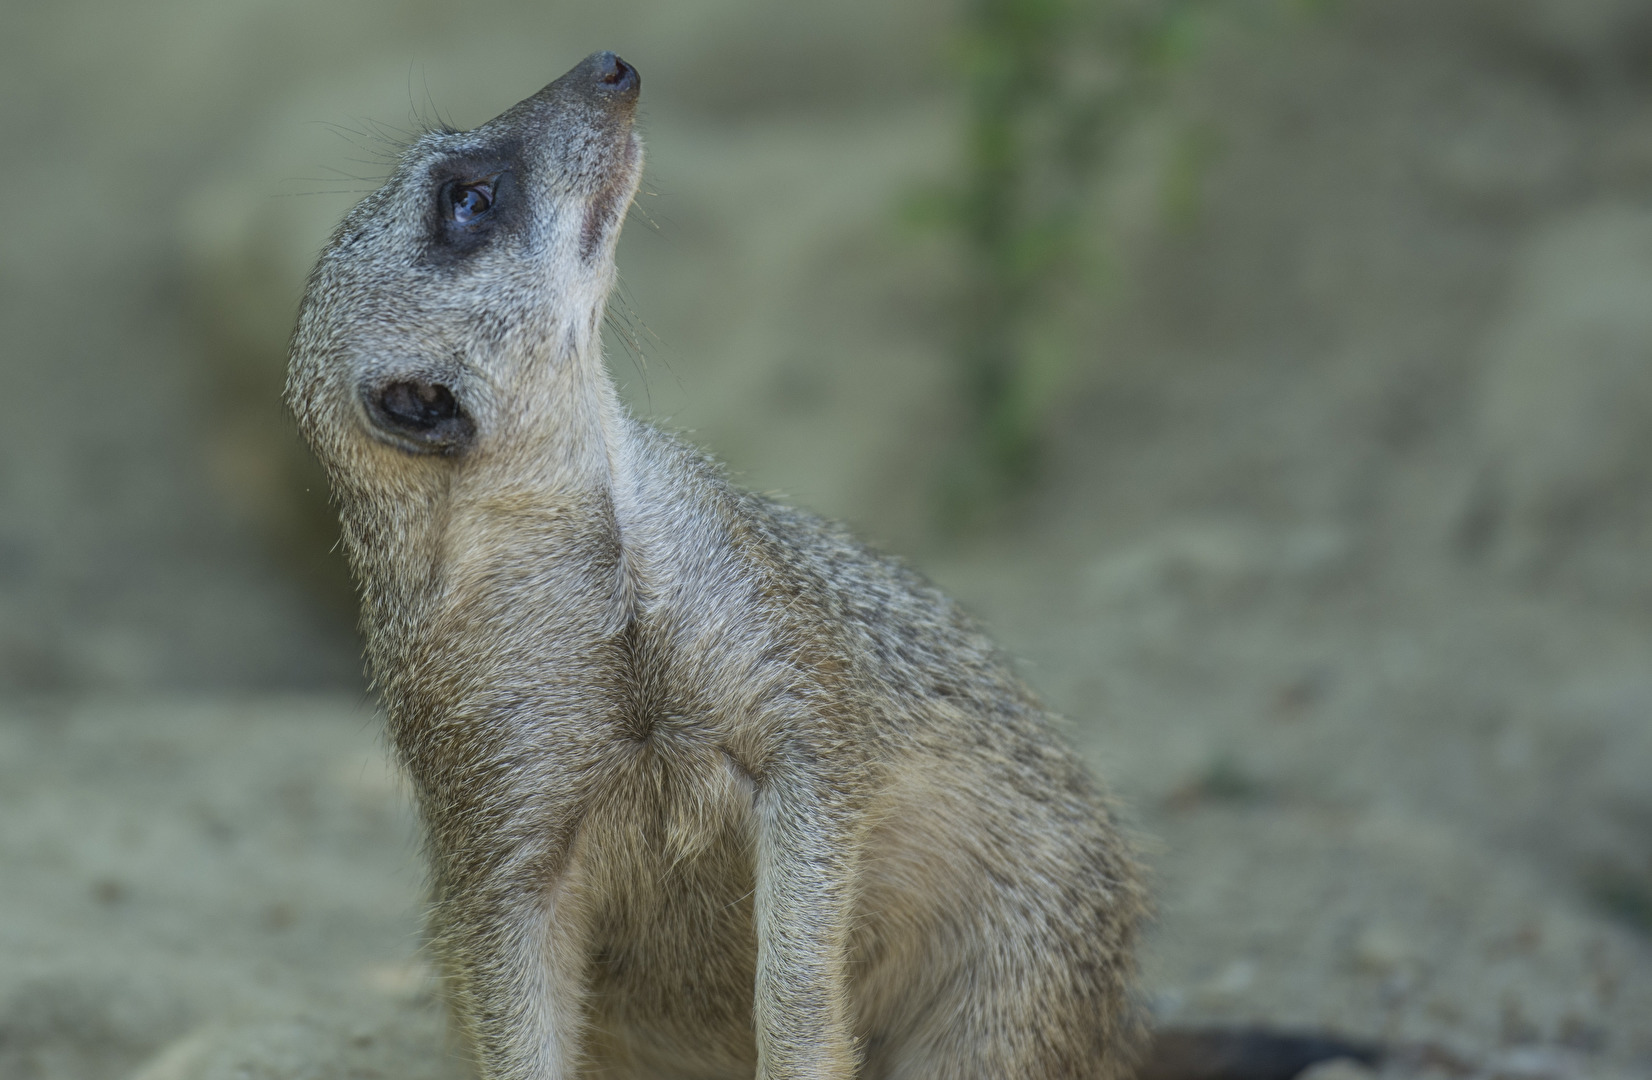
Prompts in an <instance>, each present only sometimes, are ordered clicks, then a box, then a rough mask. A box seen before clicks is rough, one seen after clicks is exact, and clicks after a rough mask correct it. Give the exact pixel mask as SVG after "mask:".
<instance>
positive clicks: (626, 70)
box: [590, 52, 642, 99]
mask: <svg viewBox="0 0 1652 1080" xmlns="http://www.w3.org/2000/svg"><path fill="white" fill-rule="evenodd" d="M590 63H591V68H592V74H593V75H594V76H595V77H596V82H597V86H596V89H597V91H598V92H599V93H603V94H612V95H614V96H615V97H617V98H622V99H623V98H635V97H636V96H637V92H638V91H639V90H641V89H642V76H641V75H639V74H637V69H636V68H634V67H632V66H631V65H630V64H627V63H626V62H625V61H624V60H621V59H620V58H619V57H617V56H615V55H614V54H613V53H611V52H604V53H597V54H596V55H595V56H593V57H591V61H590Z"/></svg>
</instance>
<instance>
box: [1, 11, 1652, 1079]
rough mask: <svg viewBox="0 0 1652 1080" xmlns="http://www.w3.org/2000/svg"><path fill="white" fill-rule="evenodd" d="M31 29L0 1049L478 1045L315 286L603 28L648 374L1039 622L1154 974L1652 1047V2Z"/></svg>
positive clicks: (436, 1056)
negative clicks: (423, 816)
mask: <svg viewBox="0 0 1652 1080" xmlns="http://www.w3.org/2000/svg"><path fill="white" fill-rule="evenodd" d="M5 25H6V31H5V33H3V34H0V133H3V140H0V141H3V143H4V150H3V151H0V153H3V154H4V155H5V160H7V161H9V162H10V165H9V167H8V169H7V172H8V175H10V176H11V177H12V179H11V181H10V187H9V188H8V190H10V191H11V192H12V196H11V198H12V201H11V203H10V204H9V205H10V206H11V208H12V209H11V211H10V212H9V213H8V214H7V221H6V226H5V229H4V233H3V235H4V241H3V243H0V379H3V387H4V401H5V405H6V407H5V409H4V415H5V423H4V424H0V1076H4V1077H7V1078H18V1080H36V1078H52V1080H56V1078H59V1077H62V1078H82V1077H86V1078H94V1080H102V1078H106V1077H107V1078H117V1077H127V1076H141V1077H142V1078H143V1080H181V1078H185V1077H189V1078H206V1077H219V1076H222V1077H232V1076H234V1077H254V1078H260V1077H270V1078H275V1077H281V1078H286V1077H292V1078H297V1077H329V1078H330V1077H339V1078H344V1077H356V1078H360V1077H371V1076H381V1075H382V1076H397V1077H410V1078H423V1077H431V1078H433V1080H434V1078H438V1077H450V1076H454V1075H456V1073H455V1066H454V1065H453V1063H452V1062H451V1061H450V1060H448V1059H447V1057H446V1056H445V1055H444V1052H443V1051H442V1050H441V1023H440V1018H439V1015H438V1013H437V1011H436V1009H435V1007H434V1005H433V1004H432V1001H433V995H432V993H431V987H430V983H429V979H428V974H427V973H426V971H425V970H424V968H423V967H422V965H421V961H420V960H419V957H418V953H417V927H418V917H419V906H420V900H419V886H420V873H421V872H420V869H419V862H418V856H417V850H416V846H415V840H414V838H413V832H412V829H411V827H410V825H409V820H408V816H407V810H406V804H405V797H404V794H403V792H402V791H401V789H400V787H399V783H398V781H397V780H396V778H395V777H394V775H393V774H392V773H391V771H390V770H389V769H388V767H387V766H386V765H385V763H384V760H383V755H382V752H381V747H380V743H379V734H378V726H377V725H378V722H377V720H376V719H375V717H374V715H373V709H372V705H371V701H370V699H369V698H368V697H367V695H366V693H365V690H364V688H363V685H362V680H361V676H360V669H359V643H358V642H357V640H356V638H355V635H354V630H353V620H354V610H353V606H354V605H353V598H352V596H351V593H350V587H349V583H348V581H347V579H346V577H345V574H344V569H343V566H342V564H341V561H340V559H339V558H338V557H337V556H336V555H335V554H334V553H333V552H332V551H331V550H330V549H331V544H332V537H333V533H332V528H333V527H332V524H331V516H330V511H329V509H328V507H327V504H326V496H325V491H324V484H323V482H322V481H321V479H320V477H319V475H318V474H317V472H316V471H315V469H314V467H313V466H312V465H311V464H310V463H309V461H308V458H307V456H306V454H305V452H304V451H303V450H302V448H301V447H300V446H299V444H298V442H297V440H296V438H295V437H294V436H293V434H292V433H291V431H290V424H289V422H288V420H287V418H286V417H285V415H284V414H283V412H282V408H281V405H280V401H279V393H280V386H281V381H282V378H283V372H284V365H285V349H286V339H287V334H288V332H289V330H290V326H291V321H292V318H293V314H294V311H295V307H296V303H297V300H298V297H299V294H300V291H301V288H302V283H303V278H304V275H305V273H306V272H307V270H308V268H309V266H310V264H311V263H312V262H313V260H314V258H315V256H316V254H317V252H318V250H319V247H320V245H321V244H322V243H323V241H324V240H325V237H326V235H327V233H328V231H329V230H330V229H331V227H332V226H333V224H334V223H336V221H337V220H338V218H339V217H340V216H341V215H342V214H343V212H344V211H345V210H346V209H347V208H348V207H349V206H350V205H351V204H352V203H353V202H354V201H355V200H356V199H358V198H360V197H361V195H362V194H364V193H365V192H366V191H368V190H371V189H372V188H373V187H374V186H375V185H376V183H377V181H378V180H379V179H380V178H382V177H383V176H384V175H385V174H386V172H387V171H388V168H389V163H390V162H391V161H392V160H393V159H394V157H395V154H396V152H397V146H398V144H399V142H401V141H404V140H406V139H407V138H408V137H409V136H410V135H411V134H412V133H415V132H417V131H418V130H421V129H422V128H424V127H427V126H429V125H432V124H435V123H438V122H445V123H450V124H453V125H456V126H461V127H464V126H470V125H473V124H475V123H478V122H480V121H482V120H485V119H487V118H488V117H490V116H492V115H494V114H495V113H497V112H499V111H501V110H502V109H503V108H505V107H506V106H508V105H509V104H511V103H513V102H515V101H516V100H518V99H520V98H522V97H525V96H527V95H528V94H530V93H532V92H533V91H534V90H536V89H537V88H538V87H539V86H541V85H543V84H544V83H545V82H548V81H549V80H550V79H552V78H554V77H555V76H556V75H558V74H560V73H561V72H562V71H564V70H565V69H567V68H568V67H569V66H571V65H572V64H573V63H575V62H576V61H578V60H579V59H580V58H581V57H582V56H584V55H585V54H587V53H589V52H591V51H593V50H596V49H613V50H615V51H617V52H618V53H620V54H621V55H622V56H624V57H625V58H626V60H628V61H630V62H632V63H633V64H635V65H636V66H637V67H638V68H639V69H640V71H641V72H642V75H643V85H644V90H643V101H644V104H643V114H642V130H643V134H644V137H645V138H646V140H647V144H648V148H649V149H648V153H649V159H648V160H649V165H648V172H647V179H646V181H645V183H644V189H645V190H644V194H643V195H642V196H641V197H640V198H639V201H638V203H637V205H636V207H635V208H634V210H633V212H632V215H631V218H630V222H629V224H628V226H627V232H626V234H625V238H624V240H623V242H622V245H621V251H620V256H619V263H620V270H621V275H622V279H623V284H622V287H621V290H620V293H619V295H618V296H617V297H616V300H615V304H614V316H613V318H612V319H611V324H610V332H609V337H610V340H609V351H610V361H611V367H612V370H613V371H614V373H615V376H616V378H617V379H618V381H619V382H620V383H621V384H622V385H623V387H624V391H625V394H626V396H627V398H628V400H629V401H630V402H631V403H632V405H633V407H634V408H635V409H636V410H637V411H639V412H640V413H642V414H645V415H647V416H650V417H652V418H654V419H656V420H657V421H658V422H660V423H662V424H664V425H666V426H669V427H671V428H674V429H677V430H681V431H685V432H687V433H689V434H690V437H691V438H693V439H694V440H695V441H697V442H699V443H701V444H703V445H705V446H706V447H708V448H709V449H710V450H712V451H713V452H714V453H715V454H717V455H718V456H720V457H721V458H723V459H724V460H726V461H727V462H728V463H729V465H730V467H731V469H732V471H733V472H734V474H735V475H736V477H737V478H738V479H739V480H740V481H741V482H742V483H743V484H745V485H747V486H750V487H754V488H758V489H762V490H767V491H775V492H779V493H782V494H784V495H785V496H786V497H787V498H789V499H791V500H792V501H795V502H798V503H801V504H803V505H806V506H809V507H811V508H814V509H816V510H819V511H822V512H824V513H827V514H830V515H833V516H838V517H843V518H846V519H848V520H849V521H851V522H852V523H853V524H854V525H855V526H856V527H857V528H858V529H859V530H860V531H861V532H862V533H863V534H865V535H866V536H868V537H869V538H871V539H872V540H874V541H875V542H877V543H879V544H880V545H883V546H885V547H888V548H890V549H892V550H896V551H898V552H901V553H903V554H905V555H907V556H908V557H909V558H910V559H911V560H912V561H913V562H914V563H915V564H916V565H918V566H919V567H920V568H921V569H923V570H924V571H925V572H927V573H929V574H930V575H931V576H933V577H934V578H936V579H937V580H938V581H939V582H940V583H941V584H942V585H944V586H945V587H947V588H948V589H950V590H951V591H953V592H954V593H955V594H956V595H958V596H959V597H961V598H962V599H963V600H964V601H965V602H966V604H967V605H968V606H970V607H971V608H972V609H973V610H974V611H975V612H976V613H977V614H979V615H980V616H981V617H982V618H983V619H984V620H985V621H986V622H987V623H988V624H989V625H990V626H991V627H992V629H993V630H994V632H995V633H996V634H997V635H998V636H999V637H1000V638H1001V639H1002V640H1003V641H1004V642H1005V643H1006V644H1007V645H1008V646H1009V647H1010V648H1011V649H1012V650H1013V651H1014V652H1015V653H1016V654H1018V655H1019V656H1021V657H1022V658H1024V661H1025V671H1026V674H1027V676H1028V678H1029V679H1030V680H1031V681H1032V682H1033V683H1034V684H1035V685H1036V686H1037V687H1038V688H1039V689H1040V690H1041V691H1042V692H1043V693H1044V694H1045V695H1046V696H1047V697H1048V698H1049V700H1050V701H1052V702H1053V703H1054V704H1055V705H1056V706H1058V707H1059V708H1060V709H1061V710H1062V711H1063V712H1064V713H1066V714H1067V715H1068V716H1069V717H1071V719H1072V722H1073V723H1072V737H1073V739H1074V740H1075V741H1076V742H1077V743H1078V744H1079V745H1080V746H1081V747H1082V748H1083V749H1084V751H1085V752H1086V754H1088V755H1090V757H1091V759H1092V760H1093V762H1094V763H1095V765H1096V768H1097V769H1098V770H1099V771H1100V772H1101V773H1102V774H1103V775H1104V776H1105V777H1106V778H1107V779H1108V781H1109V782H1110V783H1111V785H1112V786H1113V787H1114V789H1115V790H1116V791H1117V792H1118V793H1119V794H1120V796H1121V798H1122V800H1123V802H1124V803H1125V806H1126V810H1127V814H1128V816H1129V818H1130V820H1131V821H1132V822H1133V823H1134V824H1135V827H1136V828H1137V830H1138V831H1139V833H1140V835H1141V836H1142V838H1143V844H1144V846H1145V848H1146V850H1147V851H1148V853H1149V858H1150V861H1151V863H1152V865H1153V867H1154V872H1155V888H1156V890H1157V893H1158V895H1159V897H1160V917H1159V920H1158V922H1157V924H1156V926H1155V928H1154V931H1153V933H1152V936H1151V939H1150V941H1149V942H1148V946H1147V949H1146V953H1145V975H1146V979H1145V987H1146V988H1145V996H1146V999H1147V1001H1148V1002H1149V1004H1150V1006H1151V1007H1152V1008H1153V1010H1154V1011H1155V1013H1156V1014H1157V1015H1158V1016H1160V1017H1161V1018H1163V1019H1165V1020H1167V1021H1174V1022H1178V1023H1184V1022H1185V1023H1267V1024H1272V1025H1289V1026H1300V1027H1313V1028H1331V1029H1335V1030H1338V1031H1341V1032H1344V1033H1347V1034H1352V1035H1359V1036H1363V1037H1370V1038H1382V1039H1392V1040H1401V1041H1409V1042H1418V1043H1429V1044H1432V1045H1434V1046H1436V1047H1438V1048H1440V1049H1441V1054H1442V1055H1444V1056H1440V1057H1437V1059H1436V1062H1435V1064H1434V1065H1433V1066H1431V1068H1433V1069H1434V1070H1435V1071H1436V1072H1440V1073H1441V1074H1442V1075H1451V1074H1452V1069H1453V1068H1456V1067H1457V1066H1454V1065H1451V1062H1453V1061H1455V1062H1457V1064H1458V1065H1461V1066H1462V1068H1459V1069H1458V1070H1457V1074H1458V1075H1461V1074H1463V1069H1469V1068H1471V1067H1472V1068H1481V1069H1489V1070H1491V1072H1492V1073H1496V1074H1497V1075H1505V1076H1531V1077H1537V1076H1603V1077H1604V1076H1614V1077H1615V1076H1646V1075H1652V1019H1649V1018H1652V565H1649V560H1648V554H1649V551H1652V546H1649V543H1652V4H1648V3H1646V2H1645V0H1342V2H1334V0H1327V2H1319V3H1309V2H1305V0H1220V2H1218V0H1210V2H1206V3H1199V2H1196V0H1083V2H1080V0H1072V2H1071V3H1067V4H1062V3H1057V2H1054V0H991V2H989V0H902V2H899V3H889V2H887V0H836V2H834V3H831V4H802V3H778V2H774V0H768V2H764V0H672V2H669V3H668V2H666V0H611V2H607V3H602V4H596V3H586V4H575V3H569V2H560V0H550V2H546V0H541V2H535V3H529V2H521V0H478V2H476V3H472V4H468V5H454V4H448V3H440V4H438V3H432V2H425V0H403V2H390V0H362V2H357V3H352V4H347V5H346V4H335V3H325V4H324V3H319V2H314V0H285V2H282V3H272V2H262V0H233V2H226V0H213V2H211V3H207V2H203V0H150V2H147V3H143V4H123V3H115V2H112V0H59V2H56V3H53V4H49V5H46V4H39V5H25V6H20V7H16V8H15V9H14V10H9V11H8V12H7V14H6V16H5ZM1464 1063H1467V1064H1464ZM1482 1075H1490V1073H1484V1072H1483V1073H1482Z"/></svg>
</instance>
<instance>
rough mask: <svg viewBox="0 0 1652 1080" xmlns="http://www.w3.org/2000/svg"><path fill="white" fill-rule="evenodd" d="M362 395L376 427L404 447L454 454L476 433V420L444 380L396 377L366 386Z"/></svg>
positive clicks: (413, 449)
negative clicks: (440, 381) (441, 381)
mask: <svg viewBox="0 0 1652 1080" xmlns="http://www.w3.org/2000/svg"><path fill="white" fill-rule="evenodd" d="M362 397H363V403H364V404H365V405H366V407H367V418H368V420H369V421H371V423H372V424H373V426H374V428H376V429H377V431H378V433H379V434H380V435H382V436H385V437H387V438H388V440H389V441H390V442H392V443H395V444H396V445H397V446H400V447H402V448H403V449H406V450H411V451H414V452H415V453H427V454H453V453H457V452H459V451H460V450H463V449H464V448H465V447H467V446H469V445H470V443H471V441H472V440H473V439H474V438H475V437H476V425H475V423H474V422H473V421H472V420H471V418H470V416H469V415H468V414H467V413H466V412H465V410H464V409H463V407H461V405H460V404H459V399H458V397H457V396H456V395H455V394H454V393H453V390H452V388H451V387H448V386H446V385H444V384H442V383H439V382H432V381H429V380H427V379H421V378H404V379H396V380H392V381H389V382H382V383H377V384H375V385H373V386H370V387H367V388H366V389H365V392H364V393H363V395H362Z"/></svg>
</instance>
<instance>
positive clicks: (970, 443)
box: [919, 0, 1213, 526]
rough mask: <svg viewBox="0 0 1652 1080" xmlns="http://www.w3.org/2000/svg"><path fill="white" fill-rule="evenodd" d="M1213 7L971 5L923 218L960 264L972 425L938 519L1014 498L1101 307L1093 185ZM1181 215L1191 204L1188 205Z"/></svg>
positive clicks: (1002, 1) (1140, 1) (1017, 1)
mask: <svg viewBox="0 0 1652 1080" xmlns="http://www.w3.org/2000/svg"><path fill="white" fill-rule="evenodd" d="M1212 5H1213V0H967V7H966V9H965V14H966V28H965V32H964V34H963V36H962V40H961V42H960V47H959V49H958V62H957V66H958V70H959V72H960V75H961V77H962V80H963V82H964V84H965V89H966V95H967V110H968V119H967V135H966V143H965V154H964V161H963V162H962V163H961V168H960V170H959V171H960V175H959V178H958V179H957V181H956V182H954V183H953V184H952V185H950V186H948V187H946V188H943V189H939V190H936V191H933V192H930V193H929V195H928V196H927V197H926V198H925V199H923V200H922V202H921V205H920V207H919V211H920V214H921V216H922V217H923V218H926V219H928V220H929V221H930V222H932V223H935V224H938V225H940V226H942V227H944V228H945V229H947V230H948V231H950V232H952V233H953V234H954V235H955V237H956V238H957V240H958V241H959V246H960V247H961V249H962V273H963V285H962V294H963V295H962V297H961V300H962V303H961V318H960V319H959V322H958V330H959V333H958V341H957V343H956V351H957V356H958V360H959V362H960V373H961V376H962V378H961V389H962V397H963V400H964V404H965V407H966V409H967V412H968V415H967V419H966V424H965V432H964V438H963V440H962V445H961V446H960V447H959V448H958V450H957V452H956V453H955V454H953V455H952V457H951V459H950V461H949V467H948V469H947V473H946V476H945V477H944V482H943V491H942V495H943V498H942V513H943V517H944V519H945V520H946V522H947V523H948V524H950V525H953V526H959V525H965V524H968V523H970V522H971V521H974V520H976V519H978V518H979V517H981V516H982V514H983V513H984V512H986V511H988V510H990V509H991V508H992V507H994V506H999V505H1002V504H1003V503H1004V501H1005V499H1006V498H1007V497H1008V496H1010V495H1011V494H1013V493H1014V492H1015V491H1017V490H1019V489H1021V488H1024V487H1025V486H1026V483H1027V481H1029V480H1030V479H1031V478H1032V477H1033V475H1034V474H1035V472H1036V470H1037V466H1038V462H1039V456H1040V434H1041V430H1042V428H1043V422H1042V421H1043V415H1044V413H1045V412H1046V411H1047V408H1048V403H1049V400H1050V399H1051V398H1052V397H1053V395H1054V393H1055V392H1056V390H1057V389H1058V388H1059V386H1060V384H1061V375H1062V372H1063V371H1064V369H1065V368H1066V367H1067V366H1068V357H1069V356H1070V354H1071V352H1072V351H1073V350H1072V348H1071V346H1070V344H1069V343H1068V341H1067V340H1066V338H1068V337H1069V336H1070V335H1071V334H1072V332H1073V329H1074V328H1073V326H1072V323H1073V321H1074V320H1073V319H1072V318H1071V317H1068V316H1070V315H1071V313H1072V309H1073V307H1074V305H1075V304H1082V303H1083V302H1084V301H1085V300H1086V299H1088V298H1090V297H1093V296H1094V295H1095V292H1096V279H1097V274H1096V267H1097V264H1098V262H1099V255H1100V253H1099V252H1097V251H1096V250H1094V242H1093V239H1092V237H1093V234H1094V233H1095V231H1096V230H1095V229H1093V228H1090V227H1087V226H1086V223H1085V221H1084V218H1085V212H1086V210H1087V208H1088V207H1089V205H1090V204H1091V203H1092V202H1093V199H1092V198H1091V196H1092V194H1093V190H1094V186H1095V182H1096V179H1097V177H1098V174H1099V173H1100V172H1101V171H1102V170H1103V169H1104V168H1105V167H1106V165H1107V164H1108V162H1109V160H1110V159H1111V158H1112V157H1113V156H1114V155H1115V153H1116V150H1117V147H1118V144H1119V142H1120V140H1121V138H1122V136H1123V135H1124V134H1125V132H1126V131H1127V129H1128V127H1129V124H1130V122H1131V121H1132V120H1133V119H1135V118H1136V117H1138V116H1139V115H1140V113H1141V111H1142V110H1143V108H1144V107H1146V106H1147V105H1148V104H1149V103H1150V102H1151V101H1152V100H1153V98H1154V97H1155V96H1156V94H1157V92H1158V91H1159V89H1160V87H1161V86H1162V84H1163V81H1164V77H1165V76H1166V74H1167V73H1169V72H1170V71H1171V70H1173V69H1174V68H1175V67H1176V66H1177V65H1178V64H1179V63H1181V62H1182V61H1183V60H1184V59H1185V58H1186V57H1187V56H1188V55H1190V54H1191V53H1192V52H1193V50H1194V47H1195V42H1196V41H1197V38H1198V35H1199V32H1200V22H1201V18H1202V16H1203V13H1204V11H1205V9H1207V8H1209V7H1211V6H1212ZM1182 201H1186V199H1185V198H1184V199H1183V200H1182Z"/></svg>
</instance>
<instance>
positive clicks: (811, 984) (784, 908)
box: [753, 764, 861, 1080]
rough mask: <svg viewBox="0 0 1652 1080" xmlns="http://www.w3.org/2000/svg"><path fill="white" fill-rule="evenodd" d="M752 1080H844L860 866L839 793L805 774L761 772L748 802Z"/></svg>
mask: <svg viewBox="0 0 1652 1080" xmlns="http://www.w3.org/2000/svg"><path fill="white" fill-rule="evenodd" d="M756 811H757V820H756V841H757V842H756V886H757V888H756V894H755V895H754V897H753V901H754V904H753V908H754V910H755V912H756V918H757V985H756V993H755V998H754V1009H755V1017H754V1019H755V1022H756V1030H757V1063H758V1065H757V1077H758V1080H848V1078H850V1077H853V1076H854V1075H855V1071H856V1069H857V1067H858V1064H859V1055H858V1052H857V1047H856V1045H855V1037H854V1033H853V1031H852V1029H851V1020H850V1018H851V1016H852V1015H853V1009H852V1008H851V1003H850V1000H849V986H848V971H847V968H848V952H849V931H850V923H851V918H852V910H853V904H854V899H855V887H854V886H855V873H856V868H857V864H858V862H859V842H858V839H857V834H858V831H859V830H858V828H857V824H856V823H857V822H858V821H859V820H860V818H861V815H860V814H858V813H857V812H856V810H855V807H854V806H853V805H851V800H850V798H849V797H848V796H847V795H846V794H845V786H843V785H840V784H834V783H833V781H832V779H831V778H830V777H829V776H826V775H822V774H821V773H820V772H819V771H818V770H817V769H816V768H813V767H810V766H802V767H797V766H792V765H789V764H788V765H782V766H780V767H778V768H775V769H772V770H770V771H769V772H767V773H766V774H765V776H764V778H763V780H762V782H761V784H760V786H759V789H758V794H757V800H756Z"/></svg>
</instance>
